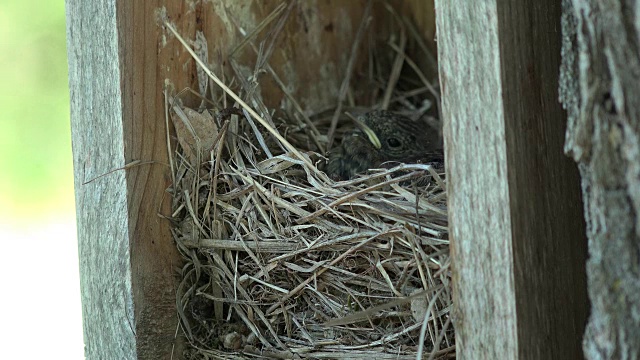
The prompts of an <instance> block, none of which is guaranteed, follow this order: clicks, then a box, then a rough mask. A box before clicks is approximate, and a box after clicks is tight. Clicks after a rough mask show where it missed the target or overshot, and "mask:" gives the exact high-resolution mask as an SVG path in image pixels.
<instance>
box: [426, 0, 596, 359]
mask: <svg viewBox="0 0 640 360" xmlns="http://www.w3.org/2000/svg"><path fill="white" fill-rule="evenodd" d="M436 8H437V28H438V49H439V63H440V80H441V86H442V93H443V95H442V101H443V113H444V116H445V129H444V136H445V150H446V165H447V177H448V183H447V186H448V188H447V190H448V196H449V198H448V199H449V211H450V214H449V221H450V222H449V224H450V228H451V229H450V234H451V237H452V249H451V250H452V261H453V268H454V298H455V304H456V313H455V314H456V318H455V324H456V331H457V333H456V340H457V344H458V348H457V349H458V355H459V356H460V358H463V359H484V358H486V359H490V358H503V359H525V358H535V359H539V358H542V359H551V358H553V359H573V358H580V357H582V351H581V347H580V344H581V338H582V333H583V331H584V324H585V321H586V316H587V311H588V302H587V298H586V285H585V283H586V278H585V269H584V261H585V259H586V241H585V225H584V222H583V218H582V202H581V198H580V185H579V177H578V174H577V170H576V168H575V166H574V165H573V164H571V163H570V162H569V161H568V159H567V158H565V157H564V155H563V139H564V130H565V127H566V118H565V114H564V112H563V111H562V109H561V107H560V105H559V103H558V101H557V98H558V96H557V84H558V69H559V64H560V39H561V34H560V4H559V3H558V2H556V1H553V0H548V1H540V2H526V1H518V2H507V1H498V0H494V1H483V2H465V3H457V2H456V3H454V2H449V1H442V0H439V1H437V2H436Z"/></svg>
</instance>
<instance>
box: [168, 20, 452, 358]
mask: <svg viewBox="0 0 640 360" xmlns="http://www.w3.org/2000/svg"><path fill="white" fill-rule="evenodd" d="M280 11H281V14H286V11H287V9H281V10H280ZM281 14H280V15H279V16H284V15H281ZM274 19H276V20H277V19H279V17H278V16H275V17H274ZM261 25H263V24H261ZM166 26H167V27H168V28H169V29H170V30H171V31H174V30H173V28H172V27H171V25H170V24H168V23H167V24H166ZM262 27H263V28H264V26H262ZM363 29H366V25H364V22H363V25H361V28H360V32H362V31H365V30H363ZM402 31H404V29H403V30H402ZM174 34H175V35H176V36H177V37H179V35H178V34H177V33H176V32H175V31H174ZM273 36H275V35H273ZM360 38H361V37H360ZM247 39H249V40H248V41H246V42H245V44H244V45H245V46H247V45H251V46H253V44H252V40H251V34H250V35H248V36H247ZM398 39H401V37H400V36H398V37H397V38H396V40H398ZM265 41H267V43H266V44H262V45H263V46H268V45H269V43H268V40H265ZM183 43H184V42H183ZM391 45H392V46H391V47H390V48H391V49H392V48H394V47H395V48H397V49H396V50H397V51H394V50H391V51H388V53H390V54H393V56H392V60H393V66H390V67H387V68H389V71H387V72H386V73H385V72H377V74H378V76H379V74H382V73H385V74H384V76H387V77H386V78H385V79H381V78H379V77H378V78H376V79H372V80H373V81H374V82H377V83H378V84H380V86H379V87H380V90H381V91H379V93H380V94H387V93H388V94H390V96H389V95H387V96H384V95H381V96H380V97H379V98H378V100H379V102H378V103H377V104H374V105H373V106H370V107H371V108H373V107H378V108H390V109H393V110H396V111H401V112H403V113H404V114H406V115H409V116H414V117H419V116H426V115H425V114H426V113H428V112H429V109H430V108H431V110H433V106H430V105H429V102H427V101H423V100H416V99H420V98H422V99H424V96H425V95H424V94H425V93H427V94H428V93H429V92H430V90H429V89H428V87H431V89H432V90H433V86H431V84H425V83H424V82H419V83H411V82H409V83H408V84H409V85H407V82H403V78H402V76H400V74H401V73H402V71H400V70H401V69H402V67H403V66H405V68H406V64H407V60H408V61H410V59H409V58H408V57H407V56H406V54H405V53H404V48H403V46H404V44H403V43H402V42H401V41H396V42H392V43H391ZM185 46H186V47H187V48H188V47H189V46H188V45H186V44H185ZM254 48H255V47H254ZM189 50H190V49H189ZM259 54H262V55H264V52H259ZM192 55H193V56H194V58H195V59H196V61H199V64H200V71H203V72H204V73H205V74H207V75H208V76H209V77H210V79H211V81H212V82H210V84H211V83H213V82H215V83H216V84H217V85H218V86H220V87H221V88H222V89H223V90H224V91H225V93H224V95H222V96H220V97H217V98H215V99H211V98H209V99H205V98H204V97H203V98H202V99H203V100H202V105H201V106H200V107H198V108H193V109H192V108H189V107H187V106H185V105H183V103H182V102H181V101H180V99H181V96H183V95H184V94H185V92H181V93H180V94H177V95H171V94H170V90H167V92H166V94H167V96H166V99H167V126H169V123H172V124H173V126H174V127H175V130H176V132H175V134H176V138H177V142H175V141H170V143H172V144H176V145H174V146H173V150H171V151H172V153H171V156H170V157H171V160H172V161H171V169H172V176H173V179H172V180H173V186H172V188H171V193H172V195H173V200H172V201H173V213H172V216H171V221H172V222H173V224H174V226H173V230H172V231H173V235H174V239H175V242H176V244H177V247H178V249H179V251H180V253H181V254H182V256H183V257H184V266H183V267H182V268H181V269H180V276H181V283H180V286H179V289H178V292H177V295H178V296H177V307H178V310H179V318H180V323H181V328H182V330H183V333H184V335H185V337H186V339H187V342H188V344H190V346H189V348H188V349H187V350H185V354H184V355H185V357H186V358H188V359H216V358H224V359H245V358H283V359H295V358H331V359H337V358H350V359H359V358H377V359H415V358H416V357H418V358H420V357H421V355H423V356H425V357H426V358H427V357H428V358H450V357H454V356H455V345H454V333H453V327H452V325H451V290H450V282H451V279H450V276H451V275H450V269H449V241H448V235H447V207H446V193H445V177H444V173H443V171H442V170H441V169H440V170H438V169H436V168H434V167H433V166H432V165H426V164H399V165H397V166H395V167H393V168H386V169H378V170H372V171H371V172H369V173H368V174H364V175H362V176H359V177H356V178H355V179H352V180H349V181H341V182H335V181H333V180H331V179H329V178H328V177H327V176H326V174H325V173H324V172H322V171H321V170H320V169H318V166H320V167H321V164H322V163H323V162H324V158H323V155H324V151H325V150H326V146H327V142H328V138H329V137H335V139H336V143H339V140H340V137H341V134H343V133H344V132H345V131H347V129H348V127H349V122H348V121H346V122H345V121H342V120H341V114H342V113H343V112H344V111H345V110H349V109H350V104H346V103H345V104H344V105H343V102H341V105H340V106H339V109H329V111H324V112H318V113H316V114H311V113H310V112H303V111H302V110H301V109H300V107H299V106H298V105H297V104H296V103H295V100H294V99H290V102H289V104H290V105H291V109H292V110H291V112H289V113H287V112H286V111H283V112H280V113H275V112H272V111H269V110H268V109H267V108H266V107H265V106H264V104H263V103H262V102H261V99H260V98H259V96H258V95H256V93H255V92H253V91H252V90H251V89H253V87H254V86H255V85H256V78H253V81H254V82H252V83H251V84H249V83H248V82H247V81H246V80H243V79H247V78H248V76H247V74H245V73H242V72H241V70H240V68H241V67H238V66H234V69H236V74H235V80H234V81H230V82H229V83H231V84H235V85H234V86H230V85H228V84H224V83H223V82H222V81H221V80H220V79H219V78H217V77H216V76H215V74H213V73H212V72H211V71H209V70H208V69H206V64H205V63H204V62H203V61H202V59H200V58H199V57H197V55H196V54H195V53H192ZM352 56H354V55H353V54H352ZM399 57H400V58H401V61H396V60H397V59H399ZM259 60H260V59H259ZM230 61H231V63H232V64H233V61H234V60H233V59H230ZM263 63H264V64H268V62H266V61H264V62H263ZM266 66H268V65H266ZM377 66H378V67H380V66H381V65H377ZM398 67H399V68H398ZM415 70H416V69H413V71H415ZM268 73H270V74H271V75H272V76H275V73H273V72H268ZM394 74H395V75H394ZM265 76H268V74H267V75H265ZM347 76H351V74H348V75H347ZM420 77H421V78H422V79H424V75H422V74H420ZM411 78H415V76H413V77H411ZM345 81H347V84H348V83H349V82H348V79H345ZM399 84H403V85H402V86H400V85H399ZM412 86H413V87H412ZM347 88H349V87H347ZM282 90H283V91H284V92H285V93H286V89H285V88H284V87H283V89H282ZM387 90H389V91H387ZM236 94H241V96H239V95H236ZM385 99H386V100H385ZM436 99H437V98H436ZM341 100H344V99H341ZM385 102H386V103H385ZM247 103H250V104H252V106H249V105H247ZM232 104H233V105H232ZM434 118H437V116H434ZM332 123H335V124H337V126H333V128H334V131H333V133H331V130H332ZM343 124H344V125H343ZM328 133H330V136H327V135H326V134H328ZM419 354H421V355H419Z"/></svg>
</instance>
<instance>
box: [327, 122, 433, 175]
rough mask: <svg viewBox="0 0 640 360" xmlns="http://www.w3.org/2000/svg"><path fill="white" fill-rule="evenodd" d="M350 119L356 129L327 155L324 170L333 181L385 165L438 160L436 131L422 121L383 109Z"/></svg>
mask: <svg viewBox="0 0 640 360" xmlns="http://www.w3.org/2000/svg"><path fill="white" fill-rule="evenodd" d="M352 119H353V120H354V122H355V125H356V128H355V129H354V130H353V131H352V132H350V133H348V134H346V135H345V136H344V137H343V139H342V142H341V144H340V146H338V147H335V148H333V149H331V150H330V151H329V154H328V158H329V160H328V163H327V165H326V169H325V170H326V173H327V175H329V177H331V178H332V179H334V180H348V179H351V178H353V177H354V176H355V175H356V174H359V173H362V172H365V171H366V170H367V169H371V168H377V167H381V166H384V165H387V163H389V162H402V163H415V162H441V161H442V158H443V151H442V141H441V139H440V135H439V132H438V131H437V130H436V129H433V128H432V127H430V126H429V125H427V123H426V122H424V121H420V120H413V119H410V118H408V117H406V116H403V115H400V114H397V113H394V112H391V111H387V110H374V111H371V112H368V113H365V114H363V115H360V116H358V117H357V118H352Z"/></svg>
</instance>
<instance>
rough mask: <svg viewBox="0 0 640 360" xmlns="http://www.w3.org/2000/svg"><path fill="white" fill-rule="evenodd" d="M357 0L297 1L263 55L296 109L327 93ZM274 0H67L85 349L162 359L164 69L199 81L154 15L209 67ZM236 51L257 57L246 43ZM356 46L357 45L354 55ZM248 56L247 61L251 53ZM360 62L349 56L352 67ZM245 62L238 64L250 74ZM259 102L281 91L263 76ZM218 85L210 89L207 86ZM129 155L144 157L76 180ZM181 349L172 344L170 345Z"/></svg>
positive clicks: (343, 56)
mask: <svg viewBox="0 0 640 360" xmlns="http://www.w3.org/2000/svg"><path fill="white" fill-rule="evenodd" d="M365 2H366V1H365V0H359V1H352V2H349V3H345V2H342V1H338V0H330V1H322V2H306V1H300V2H298V3H297V4H296V5H295V8H294V12H293V13H292V16H291V19H290V20H289V22H288V23H287V25H286V26H285V29H284V30H283V34H282V35H281V37H282V40H280V42H279V43H278V44H277V46H276V51H274V54H273V57H272V58H271V59H270V64H271V66H272V67H273V68H274V69H275V71H276V72H277V73H278V74H279V75H280V77H281V79H282V81H283V82H284V83H285V85H287V86H289V90H290V91H291V92H292V93H293V95H294V96H295V97H296V98H297V99H298V100H299V101H300V102H301V104H302V105H303V108H305V109H311V108H312V109H315V110H318V109H321V108H323V107H326V106H329V105H333V104H335V101H336V97H337V94H338V90H339V87H340V84H341V81H342V78H343V76H344V69H345V68H346V62H347V60H348V51H345V49H349V48H350V47H351V42H352V40H353V37H354V36H355V31H356V30H357V28H358V24H359V21H360V19H361V17H362V11H363V8H364V4H365ZM279 4H280V1H269V2H263V1H221V0H218V1H196V2H193V1H161V0H157V1H134V0H105V1H102V2H99V3H95V2H92V1H87V0H67V24H68V25H67V37H68V40H67V41H68V54H69V77H70V81H69V82H70V89H71V102H72V103H71V121H72V132H73V133H72V137H73V154H74V167H75V185H76V206H77V212H78V241H79V254H80V262H81V287H82V304H83V305H82V306H83V316H84V338H85V344H86V348H85V351H86V357H87V358H88V359H169V358H170V357H171V354H172V347H173V346H174V344H175V342H176V340H175V339H174V337H175V334H176V330H177V329H176V326H177V314H176V309H175V296H176V289H175V284H176V282H177V280H178V279H177V274H176V272H175V269H176V268H179V266H180V263H179V257H178V256H177V254H176V249H175V246H174V244H173V243H172V240H171V235H170V231H169V223H168V221H166V220H163V219H162V218H160V217H159V216H158V214H159V213H160V214H164V215H169V201H168V198H169V196H170V195H169V194H167V193H165V190H166V189H167V187H168V186H169V185H170V174H169V168H168V167H167V166H166V164H167V163H168V160H167V149H166V137H165V136H166V132H165V125H164V124H165V123H164V99H163V95H162V91H163V88H164V84H165V79H169V80H170V81H171V83H172V84H173V85H174V89H176V90H181V89H183V88H185V87H191V88H193V89H198V83H197V72H196V67H195V63H194V62H193V60H192V59H191V58H190V57H189V55H188V54H187V53H186V51H184V49H183V48H182V46H181V45H180V44H179V43H178V41H177V40H176V39H175V38H173V37H172V36H171V35H169V34H168V33H167V32H166V31H165V30H164V29H163V28H162V25H161V21H160V19H161V18H163V16H164V17H165V18H167V19H168V20H169V21H171V22H172V23H173V24H174V26H175V27H176V28H177V30H178V31H179V32H180V33H181V34H183V36H184V37H185V38H188V39H195V38H196V34H197V33H198V32H201V33H202V34H204V35H205V38H206V39H208V56H209V59H210V60H209V62H210V63H211V64H212V69H213V70H214V71H217V72H218V73H221V72H225V73H231V72H230V67H229V66H230V65H229V63H228V62H226V61H224V60H223V59H225V58H226V57H227V55H228V53H229V51H230V50H231V49H232V48H233V46H235V44H237V43H238V41H240V40H241V39H242V36H241V35H240V33H239V32H238V31H237V28H236V25H240V26H242V27H243V28H244V30H246V31H250V30H252V29H253V28H254V27H255V26H256V25H257V24H258V23H259V22H260V21H261V20H262V19H263V18H264V17H265V16H266V15H267V14H269V13H270V12H271V11H272V10H273V9H275V8H276V6H277V5H279ZM239 56H240V61H239V62H240V63H242V64H247V63H249V60H247V59H252V58H255V54H254V53H253V50H251V49H250V47H246V48H245V49H244V50H243V52H242V53H240V54H239ZM365 59H366V57H362V59H361V61H360V62H362V61H363V60H365ZM250 64H251V65H253V63H250ZM359 66H361V65H359V64H357V65H356V68H358V67H359ZM251 70H253V69H249V70H248V74H249V75H250V74H251ZM261 90H262V92H263V93H262V94H263V99H264V101H265V103H266V104H267V105H268V106H271V107H278V105H279V104H280V101H283V98H284V96H283V94H282V92H280V91H279V90H278V89H277V87H276V86H275V84H270V83H268V82H267V81H265V83H264V84H263V86H262V89H261ZM216 92H217V94H220V92H219V90H217V89H216ZM135 160H142V161H153V162H154V163H153V164H151V165H140V166H135V167H131V168H129V169H127V170H119V171H115V172H112V173H110V174H107V175H106V176H104V177H100V178H98V179H96V180H94V181H92V182H89V183H88V184H84V183H85V182H86V181H88V180H91V179H93V178H96V177H97V176H99V175H103V174H106V173H108V172H109V171H111V170H114V169H117V168H121V167H123V166H124V165H125V164H128V163H130V162H132V161H135ZM179 355H180V351H179V350H176V351H175V354H174V358H175V356H179Z"/></svg>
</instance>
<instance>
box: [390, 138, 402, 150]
mask: <svg viewBox="0 0 640 360" xmlns="http://www.w3.org/2000/svg"><path fill="white" fill-rule="evenodd" d="M387 144H388V145H389V147H390V148H392V149H397V148H399V147H400V140H398V139H396V138H389V139H387Z"/></svg>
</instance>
